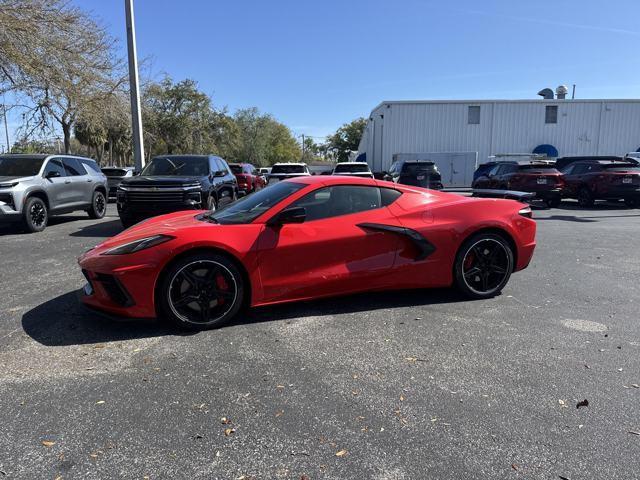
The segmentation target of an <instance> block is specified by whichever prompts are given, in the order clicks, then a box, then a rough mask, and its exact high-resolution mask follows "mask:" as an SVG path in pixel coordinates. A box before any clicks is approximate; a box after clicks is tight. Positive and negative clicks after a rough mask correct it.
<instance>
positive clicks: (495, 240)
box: [453, 233, 514, 298]
mask: <svg viewBox="0 0 640 480" xmlns="http://www.w3.org/2000/svg"><path fill="white" fill-rule="evenodd" d="M513 258H514V257H513V250H512V248H511V245H510V244H509V242H508V241H507V240H506V239H504V238H503V237H501V236H500V235H496V234H493V233H479V234H476V235H474V236H472V237H471V238H469V239H468V240H466V241H465V242H464V243H463V244H462V246H461V247H460V250H458V254H457V255H456V260H455V263H454V267H453V268H454V278H455V284H456V286H457V287H458V289H459V290H460V291H461V292H462V293H464V294H465V295H467V296H469V297H471V298H491V297H494V296H496V295H498V294H499V293H500V292H501V291H502V289H503V288H504V286H505V285H506V284H507V282H508V281H509V278H510V277H511V273H512V272H513V261H514V260H513Z"/></svg>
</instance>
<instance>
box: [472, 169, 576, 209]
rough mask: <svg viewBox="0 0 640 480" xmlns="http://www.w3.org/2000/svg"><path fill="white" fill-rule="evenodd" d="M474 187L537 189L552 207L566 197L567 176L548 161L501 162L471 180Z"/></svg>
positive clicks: (539, 195)
mask: <svg viewBox="0 0 640 480" xmlns="http://www.w3.org/2000/svg"><path fill="white" fill-rule="evenodd" d="M471 186H472V188H473V189H474V190H483V189H490V190H509V191H518V192H530V193H534V194H535V197H536V198H538V199H540V200H543V201H544V202H545V203H546V204H547V205H548V206H549V207H557V206H558V205H560V201H561V199H562V189H563V188H564V179H563V177H562V174H561V173H560V172H559V171H558V170H556V168H555V167H554V166H553V164H551V163H548V162H535V161H533V162H528V163H519V162H515V161H507V162H497V163H496V164H495V165H494V166H493V168H492V169H491V170H489V171H488V172H485V173H483V174H481V175H480V176H479V177H478V178H476V179H475V180H474V181H473V183H472V184H471Z"/></svg>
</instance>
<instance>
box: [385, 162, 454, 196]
mask: <svg viewBox="0 0 640 480" xmlns="http://www.w3.org/2000/svg"><path fill="white" fill-rule="evenodd" d="M383 179H384V180H388V181H390V182H395V183H401V184H402V185H413V186H415V187H423V188H432V189H435V190H441V189H442V176H441V175H440V172H439V171H438V167H437V165H436V164H435V163H434V162H429V161H425V160H396V161H395V162H393V163H392V164H391V167H390V168H389V171H388V172H386V173H385V175H384V176H383Z"/></svg>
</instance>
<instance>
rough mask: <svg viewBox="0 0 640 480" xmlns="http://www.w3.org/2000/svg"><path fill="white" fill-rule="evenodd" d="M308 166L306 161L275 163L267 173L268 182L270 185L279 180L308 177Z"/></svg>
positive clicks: (309, 174)
mask: <svg viewBox="0 0 640 480" xmlns="http://www.w3.org/2000/svg"><path fill="white" fill-rule="evenodd" d="M309 176H311V173H309V167H307V164H306V163H276V164H274V165H273V167H272V168H271V173H269V180H268V184H269V185H272V184H274V183H276V182H279V181H280V180H286V179H287V178H295V177H309Z"/></svg>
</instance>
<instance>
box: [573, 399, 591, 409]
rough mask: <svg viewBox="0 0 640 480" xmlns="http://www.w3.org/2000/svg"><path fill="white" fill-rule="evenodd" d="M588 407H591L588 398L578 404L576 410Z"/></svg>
mask: <svg viewBox="0 0 640 480" xmlns="http://www.w3.org/2000/svg"><path fill="white" fill-rule="evenodd" d="M588 406H589V400H587V399H586V398H585V399H584V400H582V401H581V402H578V403H577V404H576V408H580V407H588Z"/></svg>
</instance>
